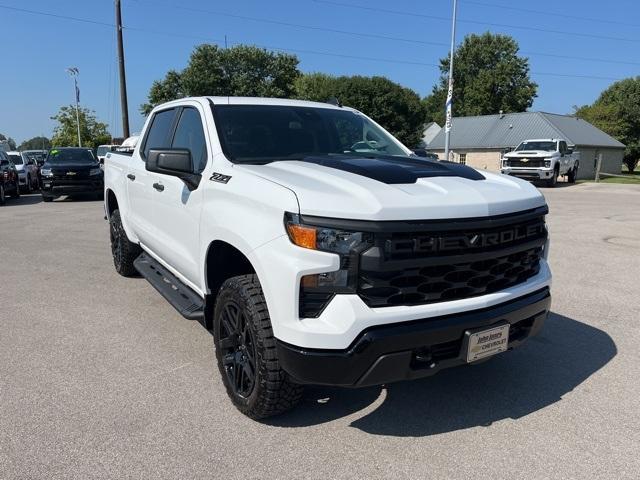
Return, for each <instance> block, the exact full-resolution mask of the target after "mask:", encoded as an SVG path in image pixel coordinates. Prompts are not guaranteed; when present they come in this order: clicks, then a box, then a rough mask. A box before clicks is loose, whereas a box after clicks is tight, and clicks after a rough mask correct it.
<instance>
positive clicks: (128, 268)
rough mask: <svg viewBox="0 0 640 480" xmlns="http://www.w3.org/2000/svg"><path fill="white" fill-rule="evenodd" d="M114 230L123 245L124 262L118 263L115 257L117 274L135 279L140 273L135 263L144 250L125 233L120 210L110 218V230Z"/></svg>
mask: <svg viewBox="0 0 640 480" xmlns="http://www.w3.org/2000/svg"><path fill="white" fill-rule="evenodd" d="M112 228H115V230H116V233H117V235H118V236H120V239H121V245H122V261H121V262H120V264H118V262H117V261H116V258H115V256H114V257H113V265H114V267H115V268H116V272H118V273H119V274H120V275H122V276H123V277H134V276H137V275H138V271H137V270H136V268H135V267H134V266H133V261H134V260H135V259H136V258H138V256H139V255H140V253H141V252H142V249H141V248H140V246H139V245H136V244H135V243H133V242H131V241H129V238H128V237H127V233H126V232H125V231H124V227H123V226H122V219H121V218H120V210H118V209H115V210H114V211H113V212H112V213H111V216H110V217H109V229H110V231H111V229H112Z"/></svg>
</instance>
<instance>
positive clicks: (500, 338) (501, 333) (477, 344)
mask: <svg viewBox="0 0 640 480" xmlns="http://www.w3.org/2000/svg"><path fill="white" fill-rule="evenodd" d="M508 346H509V325H508V324H507V325H500V326H499V327H494V328H490V329H489V330H483V331H481V332H476V333H472V334H471V335H469V348H468V350H467V362H475V361H476V360H480V359H481V358H485V357H490V356H491V355H495V354H496V353H500V352H505V351H506V350H507V348H508Z"/></svg>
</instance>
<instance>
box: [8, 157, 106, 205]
mask: <svg viewBox="0 0 640 480" xmlns="http://www.w3.org/2000/svg"><path fill="white" fill-rule="evenodd" d="M45 152H46V151H45ZM103 179H104V174H103V171H102V168H101V166H100V163H99V162H98V160H97V159H96V157H95V156H94V154H93V151H92V150H91V149H87V148H77V147H64V148H52V149H51V150H50V151H48V152H46V153H43V151H42V150H29V151H24V152H3V151H0V205H4V203H5V201H6V198H7V197H9V196H11V197H15V198H18V197H19V196H20V193H21V191H23V192H25V193H32V192H34V191H37V190H40V192H41V194H42V200H43V201H45V202H51V201H52V200H53V199H54V198H57V197H60V196H63V195H75V194H94V195H96V196H98V197H100V198H102V194H103V188H104V181H103Z"/></svg>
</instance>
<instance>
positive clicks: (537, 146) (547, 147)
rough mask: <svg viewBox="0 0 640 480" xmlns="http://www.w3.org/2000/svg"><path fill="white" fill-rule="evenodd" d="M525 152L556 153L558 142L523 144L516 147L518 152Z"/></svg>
mask: <svg viewBox="0 0 640 480" xmlns="http://www.w3.org/2000/svg"><path fill="white" fill-rule="evenodd" d="M523 150H544V151H546V152H555V151H556V142H522V143H521V144H520V145H518V146H517V147H516V152H521V151H523Z"/></svg>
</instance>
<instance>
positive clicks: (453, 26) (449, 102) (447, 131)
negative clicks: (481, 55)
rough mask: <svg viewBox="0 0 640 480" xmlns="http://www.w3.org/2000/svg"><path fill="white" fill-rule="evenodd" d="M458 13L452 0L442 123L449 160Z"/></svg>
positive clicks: (456, 3)
mask: <svg viewBox="0 0 640 480" xmlns="http://www.w3.org/2000/svg"><path fill="white" fill-rule="evenodd" d="M457 13H458V1H457V0H453V17H452V19H451V51H450V52H449V90H448V91H447V103H446V104H445V108H446V109H447V113H446V120H445V123H444V159H445V160H447V161H448V160H449V144H450V142H451V123H452V113H451V107H452V103H453V51H454V49H455V48H456V15H457Z"/></svg>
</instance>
